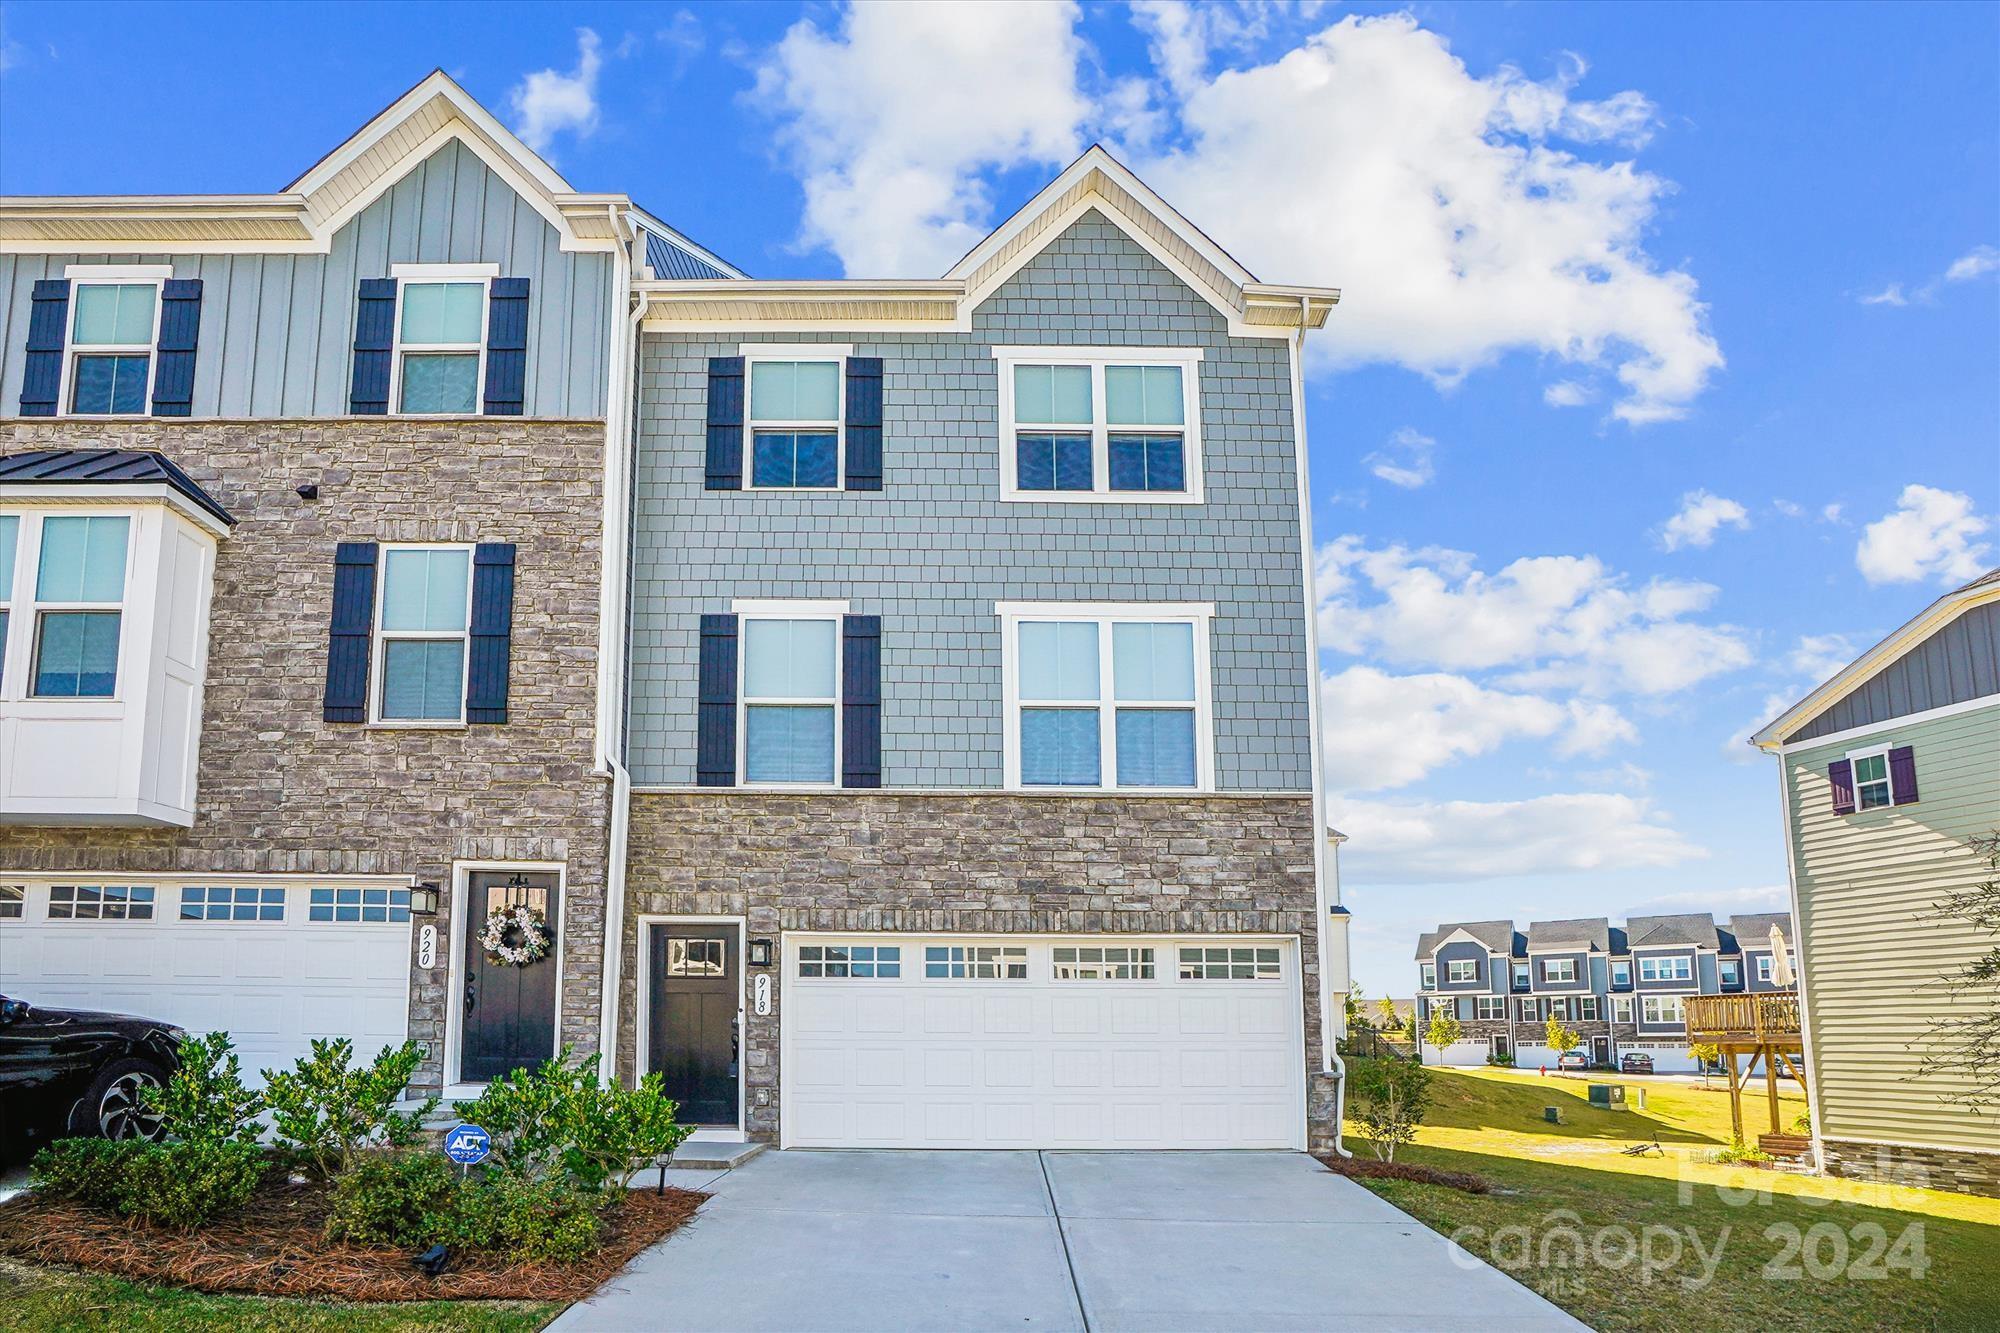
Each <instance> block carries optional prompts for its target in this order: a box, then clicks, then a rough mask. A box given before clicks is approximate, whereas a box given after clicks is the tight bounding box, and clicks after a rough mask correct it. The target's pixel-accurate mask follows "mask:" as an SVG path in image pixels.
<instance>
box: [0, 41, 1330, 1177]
mask: <svg viewBox="0 0 2000 1333" xmlns="http://www.w3.org/2000/svg"><path fill="white" fill-rule="evenodd" d="M0 296H4V298H5V304H4V308H0V349H4V350H0V395H4V403H3V404H0V413H4V414H5V417H6V418H7V419H5V420H4V421H0V634H4V635H5V645H6V646H5V656H4V657H0V990H5V991H8V992H9V993H16V992H18V993H21V994H23V995H24V996H25V997H26V998H28V999H30V1000H43V1001H45V1002H50V1003H72V1004H87V1005H89V1006H91V1007H96V1008H110V1009H127V1010H134V1011H138V1012H147V1013H155V1014H157V1015H158V1016H160V1017H164V1018H168V1019H171V1020H173V1021H176V1022H179V1023H181V1024H182V1025H183V1026H187V1027H189V1028H193V1029H207V1028H227V1029H229V1030H230V1031H232V1032H234V1033H235V1034H236V1036H237V1040H238V1045H239V1048H240V1049H242V1050H243V1052H244V1054H245V1063H246V1065H248V1066H251V1067H253V1068H254V1067H259V1066H262V1065H267V1064H270V1063H273V1062H275V1061H279V1060H284V1059H288V1058H290V1056H291V1055H293V1054H295V1053H296V1052H298V1051H299V1050H301V1049H302V1048H303V1047H304V1045H305V1044H306V1042H308V1041H309V1040H310V1039H311V1038H312V1037H315V1036H322V1035H335V1036H351V1037H354V1038H355V1039H356V1041H357V1045H361V1046H364V1047H368V1048H371V1049H372V1047H373V1046H375V1045H379V1044H380V1043H382V1042H386V1041H394V1040H401V1039H403V1038H404V1037H405V1036H408V1037H411V1038H415V1039H417V1040H420V1041H422V1042H424V1043H426V1044H427V1047H428V1050H427V1056H426V1059H425V1062H424V1065H423V1068H422V1072H421V1074H420V1080H421V1082H422V1084H423V1085H424V1086H426V1087H433V1088H444V1089H447V1090H451V1091H455V1092H460V1093H463V1092H466V1091H469V1090H471V1089H472V1088H475V1087H477V1086H478V1085H480V1084H483V1083H484V1082H486V1081H488V1080H490V1079H491V1078H493V1077H495V1076H497V1075H499V1074H501V1073H504V1072H506V1071H507V1070H509V1069H514V1068H518V1067H521V1066H522V1065H524V1064H527V1063H530V1062H533V1061H535V1060H539V1059H542V1058H546V1057H547V1056H548V1055H550V1054H551V1053H553V1052H554V1051H555V1050H557V1049H559V1048H561V1047H568V1048H570V1049H572V1050H573V1051H574V1052H575V1053H576V1054H577V1055H579V1056H580V1055H583V1054H587V1053H591V1052H598V1051H604V1052H609V1053H611V1054H612V1057H613V1062H614V1063H615V1067H616V1072H617V1076H618V1077H620V1078H622V1079H625V1080H628V1081H629V1080H630V1079H632V1078H634V1077H636V1076H637V1075H638V1074H639V1073H642V1072H646V1071H659V1072H661V1073H662V1074H663V1075H664V1076H665V1077H666V1079H667V1082H668V1086H669V1088H670V1090H671V1091H672V1093H673V1095H675V1096H676V1097H677V1098H678V1099H679V1100H680V1101H681V1102H682V1111H683V1118H684V1119H686V1120H689V1121H691V1122H695V1123H698V1124H701V1125H703V1126H704V1127H705V1132H709V1133H713V1134H716V1135H719V1136H723V1137H730V1136H749V1137H753V1138H757V1139H767V1140H775V1141H781V1142H783V1143H786V1144H792V1145H803V1144H829V1145H839V1144H877V1145H885V1146H888V1145H928V1146H1132V1147H1194V1146H1243V1147H1249V1146H1264V1147H1294V1148H1303V1147H1306V1146H1308V1144H1309V1143H1311V1144H1313V1145H1320V1144H1323V1143H1324V1142H1325V1141H1327V1140H1329V1139H1330V1138H1331V1137H1332V1136H1333V1134H1334V1133H1335V1132H1336V1124H1335V1114H1334V1102H1335V1089H1336V1084H1337V1076H1336V1071H1337V1069H1338V1057H1337V1055H1336V1054H1335V1049H1334V1037H1335V1035H1336V1034H1335V1030H1334V1025H1335V1024H1337V1021H1338V1016H1337V1009H1335V1008H1334V1007H1331V1006H1328V1005H1327V1003H1326V996H1327V995H1328V994H1330V993H1331V994H1339V993H1344V992H1345V990H1346V986H1347V980H1346V978H1347V966H1346V939H1345V921H1346V913H1345V911H1344V909H1342V908H1341V907H1340V906H1339V904H1338V901H1337V890H1336V888H1335V882H1334V876H1333V874H1332V868H1331V858H1332V848H1331V846H1330V845H1329V842H1328V839H1327V838H1326V837H1324V836H1322V834H1321V832H1320V830H1322V829H1323V828H1324V819H1323V801H1322V795H1321V790H1320V779H1319V771H1320V766H1319V763H1318V736H1319V729H1318V719H1317V717H1316V708H1317V703H1316V692H1315V691H1314V690H1313V688H1312V679H1313V667H1312V663H1313V661H1314V659H1315V656H1316V651H1315V642H1314V634H1315V630H1314V627H1313V624H1312V619H1311V617H1310V615H1309V614H1308V608H1309V607H1310V606H1311V605H1312V596H1311V582H1310V579H1311V574H1310V567H1309V561H1308V560H1307V558H1306V553H1307V551H1308V550H1309V547H1310V532H1309V527H1308V524H1307V521H1306V512H1305V504H1304V497H1305V495H1306V494H1307V490H1306V486H1305V450H1304V439H1303V425H1304V423H1303V419H1302V394H1301V388H1300V378H1299V376H1300V354H1301V347H1302V340H1303V337H1304V335H1305V333H1306V332H1307V331H1308V330H1309V329H1311V328H1316V327H1319V326H1320V325H1322V324H1323V323H1324V321H1325V319H1326V318H1327V316H1328V314H1329V312H1330V310H1331V307H1332V305H1333V303H1334V302H1335V300H1336V299H1337V293H1334V292H1332V291H1330V290H1324V289H1316V288H1297V287H1275V286H1271V285H1268V284H1263V283H1259V282H1258V281H1257V280H1256V279H1255V278H1254V277H1253V276H1252V275H1251V274H1249V273H1248V272H1247V271H1245V270H1244V269H1243V268H1242V267H1241V265H1239V264H1237V263H1236V261H1235V260H1233V259H1232V258H1231V257H1229V256H1228V255H1227V254H1226V253H1225V252H1223V251H1222V250H1220V249H1219V248H1218V247H1216V246H1215V244H1214V243H1213V242H1212V241H1210V240H1209V239H1208V238H1207V237H1206V236H1204V235H1203V234H1202V233H1201V232H1199V231H1198V230H1197V229H1195V228H1194V227H1193V226H1191V225H1190V224H1189V223H1188V222H1187V221H1186V220H1185V219H1183V218H1181V217H1180V215H1179V214H1178V213H1176V212H1174V211H1173V210H1172V209H1171V208H1170V207H1169V206H1168V205H1167V204H1166V203H1165V202H1164V201H1162V200H1160V199H1159V198H1158V197H1157V196H1156V195H1154V194H1153V193H1152V191H1150V190H1149V189H1148V188H1147V187H1146V186H1145V185H1144V184H1143V183H1142V182H1140V181H1138V180H1137V179H1136V178H1134V177H1133V176H1132V175H1131V173H1130V172H1128V171H1127V170H1126V169H1125V168H1124V167H1122V166H1121V165H1120V164H1118V163H1117V162H1116V161H1115V160H1113V159H1112V158H1111V157H1110V156H1109V155H1107V154H1105V153H1104V152H1103V151H1102V150H1101V149H1093V150H1091V151H1090V152H1089V153H1087V154H1086V155H1085V156H1084V157H1083V158H1081V159H1079V160H1078V161H1077V162H1076V163H1075V164H1073V165H1072V166H1071V167H1070V168H1069V169H1068V170H1066V171H1065V172H1064V173H1063V174H1062V175H1061V176H1060V177H1059V178H1058V179H1057V180H1056V181H1054V182H1053V183H1051V184H1050V186H1049V187H1048V188H1047V189H1045V190H1044V191H1043V192H1042V193H1041V194H1039V195H1038V196H1037V197H1036V198H1035V199H1034V200H1032V201H1030V202H1029V203H1028V204H1027V205H1026V206H1024V207H1023V208H1022V209H1021V210H1020V211H1019V212H1018V213H1016V214H1015V215H1014V217H1012V218H1011V219H1009V220H1008V222H1007V223H1006V224H1004V225H1003V226H1002V227H1001V228H1000V229H999V230H998V231H996V232H995V233H994V234H993V235H992V236H990V237H988V238H987V239H986V240H985V241H983V242H982V243H981V244H980V245H979V246H978V247H976V248H975V249H974V250H973V251H972V252H971V253H970V254H968V255H967V256H966V257H965V259H964V260H962V261H961V262H960V263H959V264H958V265H957V266H956V267H955V268H954V269H953V270H952V272H951V273H949V274H947V275H946V276H945V277H944V278H942V279H937V280H924V281H883V282H864V281H836V282H825V281H815V282H792V281H786V280H750V279H747V278H745V277H744V276H743V275H742V274H741V273H740V272H739V271H738V270H736V269H735V268H733V267H731V266H730V265H728V264H727V263H725V262H724V261H722V260H721V259H719V258H718V257H717V256H715V255H714V254H712V253H711V252H709V251H707V250H704V249H703V248H701V247H700V246H698V245H695V244H694V243H693V242H691V241H689V240H688V239H687V238H685V237H684V236H681V235H680V234H679V233H677V232H675V231H674V230H673V229H672V228H670V227H668V226H667V225H666V224H664V223H662V222H660V221H658V220H657V219H655V218H654V217H652V216H651V215H650V214H648V213H646V212H644V211H643V210H641V209H638V208H637V207H635V206H634V205H633V204H632V203H631V201H630V200H629V199H628V198H626V197H625V196H623V195H602V194H580V193H577V192H575V191H574V190H572V189H571V187H570V186H569V185H568V184H567V183H566V182H564V181H563V180H562V178H561V177H560V176H558V175H557V174H556V173H555V172H554V171H553V170H552V169H550V168H549V167H548V166H547V164H545V163H543V162H542V161H541V160H540V159H539V158H537V157H536V156H535V155H534V154H533V153H532V152H530V151H529V150H528V149H527V148H526V147H525V146H524V145H522V144H521V143H520V142H519V141H518V140H516V139H515V138H514V137H513V136H512V135H511V134H510V133H509V132H508V131H507V130H506V129H504V128H503V127H502V126H500V125H499V124H498V122H497V121H495V120H494V119H493V118H492V117H491V116H490V115H489V114H488V113H486V112H485V111H484V110H483V109H482V108H481V107H479V105H478V104H477V103H476V102H474V101H473V100H472V99H471V98H470V97H469V96H468V95H467V94H465V93H464V92H463V90H461V89H459V88H458V87H457V85H456V84H454V83H453V82H452V81H451V80H450V79H449V78H447V77H446V76H444V75H443V74H441V73H439V74H434V75H432V76H431V77H429V78H427V79H426V80H424V81H423V82H422V83H421V84H419V85H418V86H417V87H416V88H415V89H413V90H412V91H411V92H410V93H409V94H407V95H405V96H404V97H403V98H401V99H399V100H398V101H397V102H396V103H395V104H394V105H392V106H391V107H390V108H388V109H387V110H386V111H384V112H383V113H382V114H381V115H379V116H377V117H376V118H375V119H374V120H373V121H371V122H369V124H368V125H367V126H365V127H364V128H363V129H362V130H361V131H360V132H359V133H357V134H356V135H355V136H354V138H352V139H350V140H349V141H348V142H347V143H346V144H343V145H342V146H341V147H339V148H338V149H336V150H335V151H334V152H333V153H331V154H329V155H328V156H327V157H326V158H325V159H323V160H322V161H321V162H320V163H319V164H318V165H317V166H315V167H314V168H313V169H312V170H311V171H309V172H308V173H306V175H305V176H303V177H301V178H300V179H299V180H298V181H296V182H294V183H293V184H292V185H291V186H290V187H288V188H287V189H286V190H285V191H283V192H281V193H279V194H277V195H269V196H241V197H220V198H218V197H160V198H143V199H135V198H95V199H68V198H64V199H23V198H11V199H4V200H0ZM4 918H11V919H4Z"/></svg>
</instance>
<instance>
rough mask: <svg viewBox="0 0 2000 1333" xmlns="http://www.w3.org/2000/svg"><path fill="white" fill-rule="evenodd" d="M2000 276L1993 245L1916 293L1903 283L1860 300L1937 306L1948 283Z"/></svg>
mask: <svg viewBox="0 0 2000 1333" xmlns="http://www.w3.org/2000/svg"><path fill="white" fill-rule="evenodd" d="M1995 272H2000V249H1996V248H1995V247H1993V246H1990V245H1975V246H1973V247H1972V248H1971V249H1970V250H1967V251H1966V252H1965V253H1964V254H1962V255H1960V256H1959V257H1958V258H1957V259H1954V260H1952V262H1951V266H1950V267H1949V268H1947V269H1945V271H1944V272H1943V273H1942V274H1940V275H1938V276H1937V277H1935V278H1932V279H1930V281H1928V282H1925V283H1923V284H1922V285H1921V286H1919V287H1917V288H1915V289H1914V290H1911V289H1906V288H1905V286H1904V285H1903V284H1902V283H1900V282H1892V283H1890V284H1889V285H1888V286H1887V287H1884V288H1883V289H1882V290H1881V291H1878V292H1867V293H1864V294H1863V295H1862V296H1861V297H1860V298H1859V300H1860V302H1861V304H1863V305H1887V306H1905V305H1909V304H1911V303H1912V302H1914V303H1915V304H1917V305H1936V304H1937V299H1938V295H1939V293H1941V292H1942V291H1943V290H1944V288H1945V285H1946V284H1947V283H1954V282H1971V281H1973V280H1974V279H1975V278H1983V277H1985V276H1986V275H1987V274H1989V273H1995Z"/></svg>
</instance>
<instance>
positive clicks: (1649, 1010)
mask: <svg viewBox="0 0 2000 1333" xmlns="http://www.w3.org/2000/svg"><path fill="white" fill-rule="evenodd" d="M1639 1013H1640V1021H1641V1022H1645V1023H1679V1022H1682V1021H1683V1017H1684V1016H1683V1013H1682V1010H1681V997H1680V996H1678V995H1647V996H1643V997H1642V998H1641V1000H1640V1010H1639Z"/></svg>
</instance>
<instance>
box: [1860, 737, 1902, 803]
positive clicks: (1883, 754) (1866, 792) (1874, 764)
mask: <svg viewBox="0 0 2000 1333" xmlns="http://www.w3.org/2000/svg"><path fill="white" fill-rule="evenodd" d="M1849 758H1850V759H1851V760H1852V761H1853V764H1854V803H1855V806H1856V808H1858V809H1862V810H1877V809H1880V808H1881V807H1883V806H1885V805H1890V804H1893V803H1894V801H1895V795H1896V793H1895V784H1894V781H1893V780H1892V779H1891V778H1890V776H1889V747H1888V746H1886V745H1885V746H1882V747H1881V748H1879V749H1875V750H1869V751H1867V752H1865V753H1862V754H1855V755H1851V756H1849Z"/></svg>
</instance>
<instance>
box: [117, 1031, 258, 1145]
mask: <svg viewBox="0 0 2000 1333" xmlns="http://www.w3.org/2000/svg"><path fill="white" fill-rule="evenodd" d="M179 1054H180V1067H179V1068H178V1069H176V1070H174V1072H173V1073H172V1074H170V1075H168V1076H167V1081H166V1083H165V1085H164V1086H162V1087H158V1088H148V1089H146V1091H145V1094H144V1095H145V1098H146V1104H147V1106H148V1107H149V1108H151V1109H152V1110H153V1111H155V1112H157V1113H158V1114H159V1116H160V1119H161V1122H162V1124H163V1125H164V1127H165V1129H166V1132H167V1137H169V1138H174V1139H180V1140H182V1141H184V1142H187V1143H255V1142H256V1141H257V1134H258V1127H257V1116H258V1113H259V1112H261V1111H262V1110H263V1109H264V1099H263V1098H262V1097H260V1096H258V1095H257V1094H256V1093H254V1092H252V1091H250V1089H248V1088H246V1087H244V1086H243V1071H242V1069H241V1067H240V1066H239V1065H238V1064H237V1061H236V1052H235V1050H234V1049H233V1048H232V1047H231V1045H230V1041H229V1034H228V1033H227V1032H211V1033H209V1034H208V1035H207V1036H205V1037H196V1036H186V1037H183V1038H181V1044H180V1051H179Z"/></svg>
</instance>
